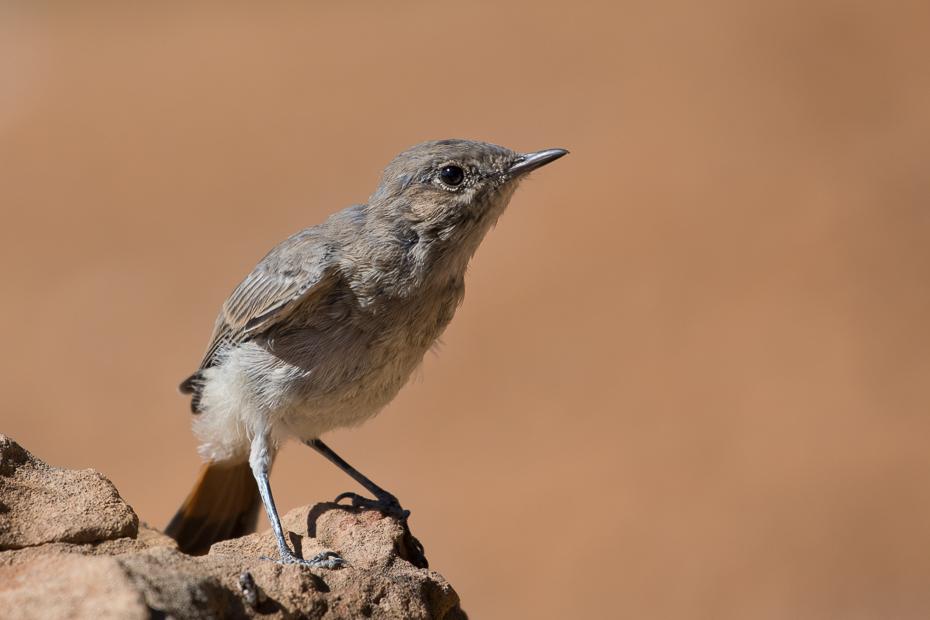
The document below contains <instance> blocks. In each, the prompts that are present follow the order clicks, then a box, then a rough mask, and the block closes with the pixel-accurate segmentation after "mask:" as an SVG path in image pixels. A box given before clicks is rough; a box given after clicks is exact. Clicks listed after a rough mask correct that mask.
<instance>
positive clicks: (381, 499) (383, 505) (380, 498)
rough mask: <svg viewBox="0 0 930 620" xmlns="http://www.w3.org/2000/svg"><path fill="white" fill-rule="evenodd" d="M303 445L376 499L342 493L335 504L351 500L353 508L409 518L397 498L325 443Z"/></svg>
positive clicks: (315, 441)
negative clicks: (374, 510) (345, 474)
mask: <svg viewBox="0 0 930 620" xmlns="http://www.w3.org/2000/svg"><path fill="white" fill-rule="evenodd" d="M304 443H306V444H307V445H308V446H310V447H311V448H313V449H314V450H316V451H317V452H319V453H320V454H322V455H323V456H325V457H326V458H327V459H329V460H330V461H331V462H332V463H333V464H334V465H336V467H338V468H339V469H341V470H342V471H344V472H345V473H347V474H349V475H350V476H351V477H352V479H353V480H355V481H356V482H358V483H359V484H360V485H362V486H363V487H365V488H366V489H367V490H368V492H369V493H371V494H372V495H374V496H375V497H376V498H377V499H374V500H372V499H368V498H367V497H362V496H361V495H359V494H358V493H343V494H342V495H340V496H339V497H337V498H336V501H337V502H338V501H339V500H342V499H347V498H348V499H351V500H352V505H353V506H355V507H362V508H374V509H376V510H381V511H383V512H386V513H388V514H391V515H394V516H395V517H398V518H400V519H406V518H407V517H409V516H410V511H409V510H404V509H403V508H401V506H400V502H398V501H397V498H396V497H394V495H392V494H390V493H388V492H387V491H385V490H384V489H382V488H381V487H379V486H378V485H377V484H375V483H374V482H372V481H371V480H369V479H368V478H367V477H366V476H364V475H362V474H361V473H360V472H359V471H358V470H357V469H355V468H354V467H352V466H351V465H349V464H348V463H346V462H345V460H343V458H342V457H341V456H339V455H338V454H336V453H335V452H333V451H332V449H330V447H329V446H327V445H326V444H325V443H323V442H322V441H320V440H319V439H310V440H308V441H305V442H304Z"/></svg>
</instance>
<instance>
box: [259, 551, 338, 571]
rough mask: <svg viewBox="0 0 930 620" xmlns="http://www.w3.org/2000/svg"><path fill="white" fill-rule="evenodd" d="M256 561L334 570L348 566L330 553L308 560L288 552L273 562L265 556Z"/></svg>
mask: <svg viewBox="0 0 930 620" xmlns="http://www.w3.org/2000/svg"><path fill="white" fill-rule="evenodd" d="M258 559H260V560H268V561H269V562H275V563H276V564H300V565H302V566H309V567H310V568H336V567H337V566H342V565H343V564H347V565H348V564H349V562H348V561H347V560H344V559H342V558H340V557H339V556H338V555H337V554H336V553H334V552H332V551H324V552H323V553H318V554H316V555H315V556H313V557H312V558H310V559H309V560H304V559H302V558H298V557H297V556H296V555H294V554H293V553H290V552H288V553H282V554H281V559H280V560H275V559H274V558H269V557H268V556H265V555H263V556H260V557H259V558H258Z"/></svg>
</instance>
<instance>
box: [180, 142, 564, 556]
mask: <svg viewBox="0 0 930 620" xmlns="http://www.w3.org/2000/svg"><path fill="white" fill-rule="evenodd" d="M567 152H568V151H564V150H561V149H552V150H547V151H539V152H537V153H529V154H521V153H515V152H513V151H509V150H507V149H505V148H502V147H499V146H495V145H493V144H486V143H482V142H471V141H466V140H442V141H438V142H424V143H423V144H420V145H418V146H414V147H411V148H409V149H407V150H405V151H403V152H402V153H400V154H399V155H398V156H397V157H395V158H394V160H393V161H392V162H391V163H390V164H389V165H388V167H387V169H386V170H385V171H384V174H383V175H382V177H381V182H380V184H379V185H378V189H377V190H376V191H375V193H374V194H372V196H371V198H370V202H369V203H368V204H358V205H354V206H351V207H348V208H347V209H343V210H342V211H339V212H338V213H336V214H334V215H332V216H331V217H330V218H329V219H328V220H326V221H325V222H323V223H322V224H320V225H318V226H313V227H311V228H308V229H306V230H304V231H301V232H299V233H297V234H296V235H294V236H292V237H290V238H288V239H286V240H285V241H284V242H283V243H281V244H280V245H278V246H277V247H276V248H274V249H273V250H272V251H271V252H270V253H269V254H268V255H267V256H266V257H265V258H264V259H262V261H261V262H260V263H258V266H256V267H255V270H254V271H252V273H251V274H249V276H248V277H247V278H246V279H245V280H244V281H243V282H242V283H241V284H240V285H239V286H238V288H236V290H235V291H233V293H232V295H230V297H229V299H227V300H226V303H225V304H223V309H222V310H221V311H220V314H219V317H217V319H216V325H215V327H214V329H213V336H212V338H211V339H210V345H209V346H208V347H207V352H206V354H205V355H204V357H203V361H202V362H201V364H200V368H199V369H198V370H197V372H195V373H194V374H193V375H191V376H190V377H189V378H188V379H187V380H185V381H184V382H183V383H182V384H181V386H180V390H181V392H182V393H184V394H191V395H192V399H191V409H192V410H193V412H194V413H196V414H198V416H197V418H196V419H195V421H194V431H195V432H196V434H197V436H198V438H199V439H200V440H201V441H202V442H203V445H202V446H201V447H200V453H201V455H202V457H203V458H204V461H205V462H206V465H205V467H204V469H203V472H202V473H201V476H200V479H199V481H198V482H197V485H196V486H195V487H194V489H193V491H191V493H190V495H189V496H188V497H187V499H186V500H185V502H184V504H183V505H182V506H181V508H180V510H179V511H178V513H177V514H176V515H175V516H174V518H173V519H172V520H171V523H170V524H169V525H168V527H167V528H166V530H165V531H166V532H167V533H168V534H169V535H170V536H172V537H173V538H175V539H176V540H177V541H178V545H179V547H180V549H181V550H182V551H185V552H188V553H206V552H207V551H208V550H209V548H210V545H212V544H213V543H215V542H218V541H220V540H225V539H228V538H233V537H236V536H241V535H243V534H245V533H248V532H249V531H251V530H252V529H253V528H254V526H255V520H256V518H257V514H258V512H257V511H258V501H257V500H258V498H259V497H260V498H261V501H262V503H263V504H264V506H265V511H266V512H267V513H268V520H269V521H270V522H271V527H272V529H273V530H274V534H275V538H276V539H277V542H278V547H279V550H280V554H281V560H280V561H281V562H282V563H285V564H290V563H300V564H306V565H309V566H314V567H327V568H332V567H334V566H337V565H339V564H343V563H345V561H344V560H343V559H341V558H339V557H338V556H337V555H336V554H335V553H333V552H325V553H321V554H319V555H317V556H315V557H313V558H311V559H309V560H304V559H300V558H298V557H297V556H296V555H295V554H294V553H293V552H292V551H291V549H290V548H289V547H288V545H287V543H286V542H285V539H284V532H283V530H282V528H281V521H280V519H279V518H278V513H277V510H276V509H275V505H274V499H273V498H272V496H271V487H270V486H269V483H268V473H269V471H270V470H271V464H272V462H273V461H274V458H275V454H276V453H277V451H278V450H279V449H280V447H281V446H282V445H283V444H284V442H285V441H287V440H288V439H292V438H294V439H298V440H300V441H302V442H304V443H306V444H307V445H308V446H310V447H311V448H313V449H314V450H316V451H317V452H319V453H320V454H322V455H323V456H325V457H326V458H327V459H329V460H330V461H332V462H333V463H335V464H336V465H337V466H338V467H340V468H341V469H342V470H343V471H345V472H346V473H347V474H349V475H350V476H351V477H352V478H353V479H355V480H356V481H357V482H358V483H360V484H361V485H362V486H363V487H364V488H365V489H367V490H368V491H369V492H370V493H372V494H373V495H374V499H368V498H365V497H362V496H360V495H358V494H356V493H343V494H342V495H340V496H339V497H338V498H336V501H340V500H341V499H346V498H348V499H351V500H352V504H353V505H354V506H362V507H368V508H375V509H378V510H382V511H384V512H386V513H390V514H393V515H395V516H397V517H399V518H401V519H406V517H407V516H408V515H409V514H410V513H409V511H407V510H404V509H403V508H401V506H400V503H399V502H398V501H397V498H396V497H394V496H393V495H392V494H390V493H388V492H387V491H385V490H384V489H382V488H381V487H379V486H377V485H376V484H374V483H373V482H371V481H370V480H369V479H368V478H366V477H365V476H363V475H362V474H360V473H359V472H358V471H356V470H355V469H354V468H352V467H351V466H350V465H349V464H348V463H346V462H345V461H343V460H342V459H341V458H340V457H339V456H338V455H336V454H335V453H334V452H333V451H332V450H330V449H329V448H328V447H327V446H326V445H325V444H324V443H323V442H322V441H320V439H319V438H320V436H321V435H322V434H323V433H325V432H327V431H331V430H333V429H337V428H345V427H352V426H358V425H360V424H362V423H363V422H365V420H368V419H369V418H371V417H372V416H374V415H375V414H377V413H378V412H379V411H380V410H381V409H382V408H384V406H385V405H387V404H388V403H389V402H390V401H391V399H393V398H394V397H395V396H396V395H397V393H398V391H400V388H401V387H403V385H404V384H405V383H406V382H407V380H408V379H409V378H410V375H411V373H412V372H413V371H414V369H416V367H417V366H418V365H419V364H420V362H421V361H422V360H423V355H424V354H425V353H426V352H427V351H428V350H429V349H430V347H432V346H433V344H434V343H435V342H436V339H437V338H439V336H440V335H441V334H442V332H443V330H444V329H445V328H446V326H447V325H448V324H449V321H451V320H452V315H453V314H454V313H455V309H456V308H457V307H458V306H459V304H461V303H462V299H463V297H464V294H465V270H466V267H467V266H468V261H469V259H471V257H472V255H473V254H474V253H475V250H476V249H477V248H478V244H480V243H481V240H482V239H483V238H484V236H485V234H486V233H487V232H488V230H489V229H490V228H491V227H492V226H493V225H494V224H495V223H496V222H497V219H498V218H499V217H500V216H501V214H502V213H503V212H504V209H505V208H506V206H507V203H508V202H509V201H510V197H511V196H512V195H513V193H514V190H516V188H517V185H518V184H519V182H520V180H521V179H522V178H524V177H525V175H526V174H527V173H528V172H530V171H532V170H535V169H536V168H539V167H540V166H543V165H545V164H547V163H549V162H551V161H554V160H556V159H558V158H559V157H562V156H563V155H565V154H567Z"/></svg>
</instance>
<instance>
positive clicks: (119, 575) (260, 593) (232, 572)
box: [0, 435, 466, 620]
mask: <svg viewBox="0 0 930 620" xmlns="http://www.w3.org/2000/svg"><path fill="white" fill-rule="evenodd" d="M0 450H2V452H0V454H2V460H0V502H2V507H0V519H2V520H0V528H2V529H0V541H2V543H0V544H2V545H3V546H2V549H3V550H2V551H0V618H4V619H10V620H18V619H33V618H34V619H39V618H41V619H46V618H77V619H83V618H103V619H108V618H131V619H135V618H139V619H153V620H154V619H162V618H165V619H167V618H177V619H178V620H183V619H186V618H198V619H200V618H268V619H272V618H319V619H336V618H384V619H389V618H424V619H425V618H437V619H445V620H456V619H464V618H465V617H466V616H465V614H464V613H463V612H462V610H461V608H460V606H459V598H458V595H457V594H456V593H455V591H454V590H453V589H452V587H451V586H450V585H449V584H448V582H446V580H445V579H444V578H443V577H442V575H440V574H438V573H436V572H434V571H431V570H429V569H427V568H420V567H417V566H415V565H414V564H415V563H420V560H419V559H418V558H419V557H422V556H419V554H418V553H417V551H416V548H415V543H414V542H413V540H412V537H411V536H410V533H409V530H408V529H407V528H406V524H405V523H404V522H402V521H399V520H397V519H394V518H392V517H388V516H385V515H383V514H382V513H380V512H375V511H370V510H363V509H358V508H351V507H348V506H343V505H339V504H332V503H329V504H317V505H316V506H313V507H309V506H308V507H304V508H298V509H296V510H294V511H291V512H290V513H288V514H287V515H286V516H285V517H284V519H283V520H282V522H283V525H284V528H285V530H286V531H288V533H289V537H290V543H291V544H292V545H293V546H294V547H295V548H296V551H297V553H298V555H301V556H303V557H311V556H312V555H315V554H316V553H319V552H320V551H325V550H332V551H335V552H337V553H338V554H339V555H340V556H342V557H343V558H345V559H346V560H348V561H349V562H350V566H349V567H342V568H338V569H332V570H327V569H311V568H307V567H304V566H296V565H289V566H282V565H280V564H277V563H274V562H269V561H267V560H261V559H259V556H260V555H267V556H270V557H277V553H278V550H277V545H276V543H275V540H274V537H273V536H272V534H271V533H270V532H265V533H260V534H252V535H250V536H245V537H243V538H240V539H236V540H230V541H225V542H222V543H218V544H216V545H214V546H213V548H212V549H211V550H210V553H209V554H207V555H205V556H200V557H193V556H188V555H185V554H183V553H181V552H179V551H178V549H177V546H176V545H175V544H174V541H173V540H172V539H171V538H169V537H167V536H165V535H164V534H161V533H160V532H158V531H157V530H154V529H152V528H150V527H148V526H147V525H145V524H144V523H143V524H141V525H140V524H139V522H138V518H137V517H136V515H135V513H133V511H132V509H131V508H130V507H129V506H128V505H127V504H126V503H125V502H123V500H122V499H121V498H120V497H119V494H118V493H117V491H116V489H115V487H113V485H112V484H111V483H110V482H109V480H107V479H106V478H105V477H103V476H102V475H100V474H97V473H96V472H92V471H86V472H74V471H68V470H61V469H56V468H52V467H49V466H48V465H46V464H45V463H42V462H41V461H39V460H38V459H36V458H35V457H34V456H32V455H31V454H29V453H28V452H27V451H26V450H24V449H23V448H21V447H20V446H19V445H17V444H16V443H15V442H13V441H12V440H10V439H9V438H7V437H4V436H2V435H0Z"/></svg>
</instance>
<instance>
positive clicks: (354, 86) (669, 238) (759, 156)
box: [0, 0, 930, 619]
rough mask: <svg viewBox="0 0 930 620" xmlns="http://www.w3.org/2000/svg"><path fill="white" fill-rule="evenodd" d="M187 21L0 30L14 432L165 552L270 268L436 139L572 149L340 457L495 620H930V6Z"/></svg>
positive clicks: (0, 394) (230, 9) (263, 14)
mask: <svg viewBox="0 0 930 620" xmlns="http://www.w3.org/2000/svg"><path fill="white" fill-rule="evenodd" d="M155 4H156V3H152V5H153V6H147V5H144V4H142V3H132V6H127V5H129V3H117V2H98V3H83V4H82V5H81V6H80V7H72V6H69V5H66V3H42V4H39V5H36V4H30V5H29V6H28V7H27V6H26V5H25V4H22V5H20V4H17V3H4V4H3V5H0V201H2V204H0V208H2V225H0V258H2V271H0V274H2V275H0V278H2V280H0V282H2V288H0V290H2V303H0V325H2V330H3V345H2V346H3V353H2V356H0V431H2V432H4V433H7V434H9V435H11V436H12V437H13V438H15V439H16V440H18V441H19V442H21V443H22V444H23V445H24V446H25V447H26V448H28V449H30V450H31V451H33V452H34V453H35V454H36V455H37V456H39V457H40V458H42V459H44V460H46V461H47V462H49V463H51V464H53V465H57V466H62V467H70V468H94V469H97V470H99V471H102V472H104V473H106V474H107V475H108V476H109V477H110V478H112V479H113V480H114V481H115V483H116V484H117V486H118V487H119V489H120V491H121V492H122V494H123V495H124V496H125V498H126V499H127V500H128V501H129V502H130V503H131V504H132V505H133V506H134V507H135V508H136V510H137V511H138V513H139V514H140V516H141V518H142V519H143V520H146V521H148V522H149V523H152V524H154V525H157V526H163V525H164V524H165V522H166V521H167V520H168V518H169V516H170V515H171V513H172V512H173V510H174V509H175V508H176V506H177V505H178V503H179V502H180V501H181V499H182V498H183V496H184V495H185V494H186V492H187V491H188V489H189V487H190V485H191V484H192V482H193V480H194V478H195V476H196V473H197V470H198V457H197V455H196V442H195V440H194V437H193V436H192V434H191V433H190V430H189V425H190V415H189V413H188V411H187V401H186V399H184V398H182V397H180V396H179V395H178V394H177V393H176V392H175V386H176V385H177V383H178V382H179V381H180V380H181V379H183V378H184V377H186V376H187V374H188V373H189V372H190V371H192V370H193V369H194V368H196V366H197V364H198V362H199V360H200V356H201V354H202V352H203V349H204V347H205V345H206V341H207V339H208V337H209V334H210V329H211V326H212V322H213V319H214V317H215V315H216V312H217V311H218V309H219V306H220V304H221V303H222V302H223V300H224V299H225V297H226V295H228V294H229V292H230V291H231V290H232V289H233V288H234V287H235V285H236V284H238V282H239V281H240V279H241V278H243V277H244V276H245V275H246V274H247V273H248V271H249V270H250V269H251V268H252V266H253V265H254V264H255V263H256V262H257V261H258V260H259V259H260V258H261V257H262V256H263V255H264V254H265V252H267V251H268V250H269V249H270V248H271V247H272V246H273V245H275V244H276V243H277V242H278V241H280V240H282V239H283V238H284V237H286V236H288V235H289V234H291V233H293V232H296V231H297V230H300V229H301V228H304V227H306V226H309V225H312V224H316V223H318V222H320V221H321V220H323V219H324V218H325V217H326V216H327V215H328V214H330V213H331V212H333V211H335V210H337V209H339V208H342V207H344V206H347V205H349V204H352V203H355V202H364V201H365V200H366V199H367V197H368V195H369V194H370V193H371V192H372V190H373V189H374V188H375V186H376V184H377V181H378V175H379V171H380V170H382V169H383V168H384V166H385V165H386V164H387V162H388V161H389V160H390V159H391V157H393V156H394V155H395V154H396V153H397V152H399V151H400V150H401V149H403V148H405V147H407V146H410V145H412V144H416V143H418V142H420V141H423V140H426V139H436V138H448V137H460V138H470V139H477V140H485V141H490V142H495V143H498V144H501V145H504V146H507V147H510V148H513V149H517V150H522V151H531V150H539V149H544V148H566V149H569V150H571V151H572V154H571V155H570V156H569V157H566V158H565V159H562V160H560V161H559V162H557V163H556V164H553V165H552V166H551V167H547V168H545V169H544V170H541V171H539V172H538V173H536V174H535V175H534V178H533V179H532V180H531V181H530V182H527V183H525V184H524V186H523V188H521V190H520V191H519V192H518V194H517V196H516V197H515V199H514V200H513V202H512V203H511V206H510V209H509V211H508V213H507V214H506V216H505V217H504V218H503V220H502V221H501V223H500V224H499V225H498V227H497V229H496V230H494V231H492V232H491V234H490V235H489V236H488V238H487V240H486V241H485V243H484V245H483V246H482V248H481V249H480V250H479V252H478V255H477V256H476V258H475V260H474V261H473V264H472V267H471V270H470V276H469V279H468V298H467V300H466V303H465V305H464V307H463V308H462V309H461V310H460V311H459V313H458V315H457V317H456V319H455V321H453V323H452V325H451V327H450V328H449V329H448V331H447V332H446V335H445V338H444V340H445V345H444V346H443V348H442V350H441V352H440V354H439V356H438V357H437V356H428V357H427V359H426V362H425V364H424V367H423V370H422V372H421V373H420V374H421V378H419V379H417V380H414V381H412V382H411V384H410V385H409V386H408V387H407V388H406V389H405V390H403V391H402V393H401V395H400V397H398V398H397V400H396V401H395V402H394V403H393V404H392V405H391V406H390V407H388V409H387V410H386V411H385V412H384V413H383V414H382V415H381V416H380V417H378V418H377V419H375V420H374V421H372V422H370V423H369V424H367V425H366V426H365V427H363V428H362V429H360V430H357V431H347V432H339V433H334V434H332V435H331V436H329V437H328V438H327V440H328V441H329V442H330V444H331V445H332V446H333V447H334V448H335V449H336V450H337V451H338V452H340V453H341V454H342V455H343V456H345V458H346V459H347V460H348V461H349V462H351V463H353V464H355V465H356V466H357V467H358V468H359V469H360V470H362V471H364V472H367V473H368V474H369V475H370V476H371V477H373V478H374V479H375V480H376V481H378V482H380V483H381V484H383V485H384V486H385V487H387V488H388V489H390V490H391V491H393V492H394V493H396V494H397V495H399V496H400V498H401V499H402V501H403V503H404V505H405V506H406V507H408V508H410V509H411V510H412V511H413V515H414V516H413V517H412V518H411V523H412V525H413V527H414V531H415V533H417V534H418V535H419V536H420V537H421V539H422V540H423V541H424V543H425V544H426V548H427V551H428V555H429V558H430V560H431V562H432V564H433V566H434V567H435V568H436V569H437V570H439V571H440V572H441V573H443V575H445V576H446V577H447V578H448V579H449V580H450V581H451V583H452V584H453V585H454V586H455V588H456V589H457V590H458V592H459V593H460V594H461V596H462V598H463V601H464V607H465V609H466V610H467V611H469V612H470V613H471V614H472V616H473V617H474V618H510V617H539V618H560V617H566V616H571V617H630V618H673V617H675V618H708V619H711V618H714V619H716V618H754V619H755V618H762V619H764V618H925V617H927V616H928V615H930V534H928V532H930V527H928V523H930V418H928V404H930V323H928V316H930V288H928V268H930V166H928V162H930V77H928V76H930V36H928V33H930V4H928V3H927V2H925V1H921V2H912V3H905V2H900V3H882V2H872V3H851V2H810V1H809V0H803V1H797V2H775V1H772V2H760V3H748V2H707V3H701V6H699V7H698V6H694V4H693V3H687V2H628V3H605V4H584V3H573V7H574V8H571V9H567V8H555V7H553V6H548V5H547V6H543V5H542V3H535V2H524V3H519V4H518V3H507V4H498V3H485V4H481V3H478V4H475V3H415V2H407V3H404V4H397V3H377V4H376V3H363V2H353V3H322V2H321V3H297V2H273V3H268V2H262V3H259V2H242V3H236V4H235V6H227V5H221V4H215V5H213V4H200V3H196V4H190V3H180V2H177V3H171V2H167V3H157V6H154V5H155ZM272 483H273V486H274V489H275V492H276V494H277V497H278V500H279V504H280V506H281V507H282V508H283V509H284V510H288V509H290V508H293V507H295V506H299V505H302V504H306V503H308V502H315V501H320V500H328V499H331V498H333V497H334V496H335V495H336V494H338V493H339V492H341V491H345V490H350V489H353V490H354V489H355V488H356V487H355V486H354V484H353V483H351V481H350V480H349V479H348V478H347V477H345V476H344V475H343V474H341V473H340V472H338V471H337V470H336V469H335V468H334V467H332V466H331V465H329V464H328V463H326V462H324V461H323V459H321V458H320V457H319V456H317V455H315V454H313V453H312V452H311V451H310V450H309V449H306V448H302V447H301V446H298V445H291V446H289V447H288V448H287V449H286V450H285V451H284V452H283V454H282V456H281V458H280V460H279V462H278V463H277V465H276V467H275V472H274V476H273V477H272Z"/></svg>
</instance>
